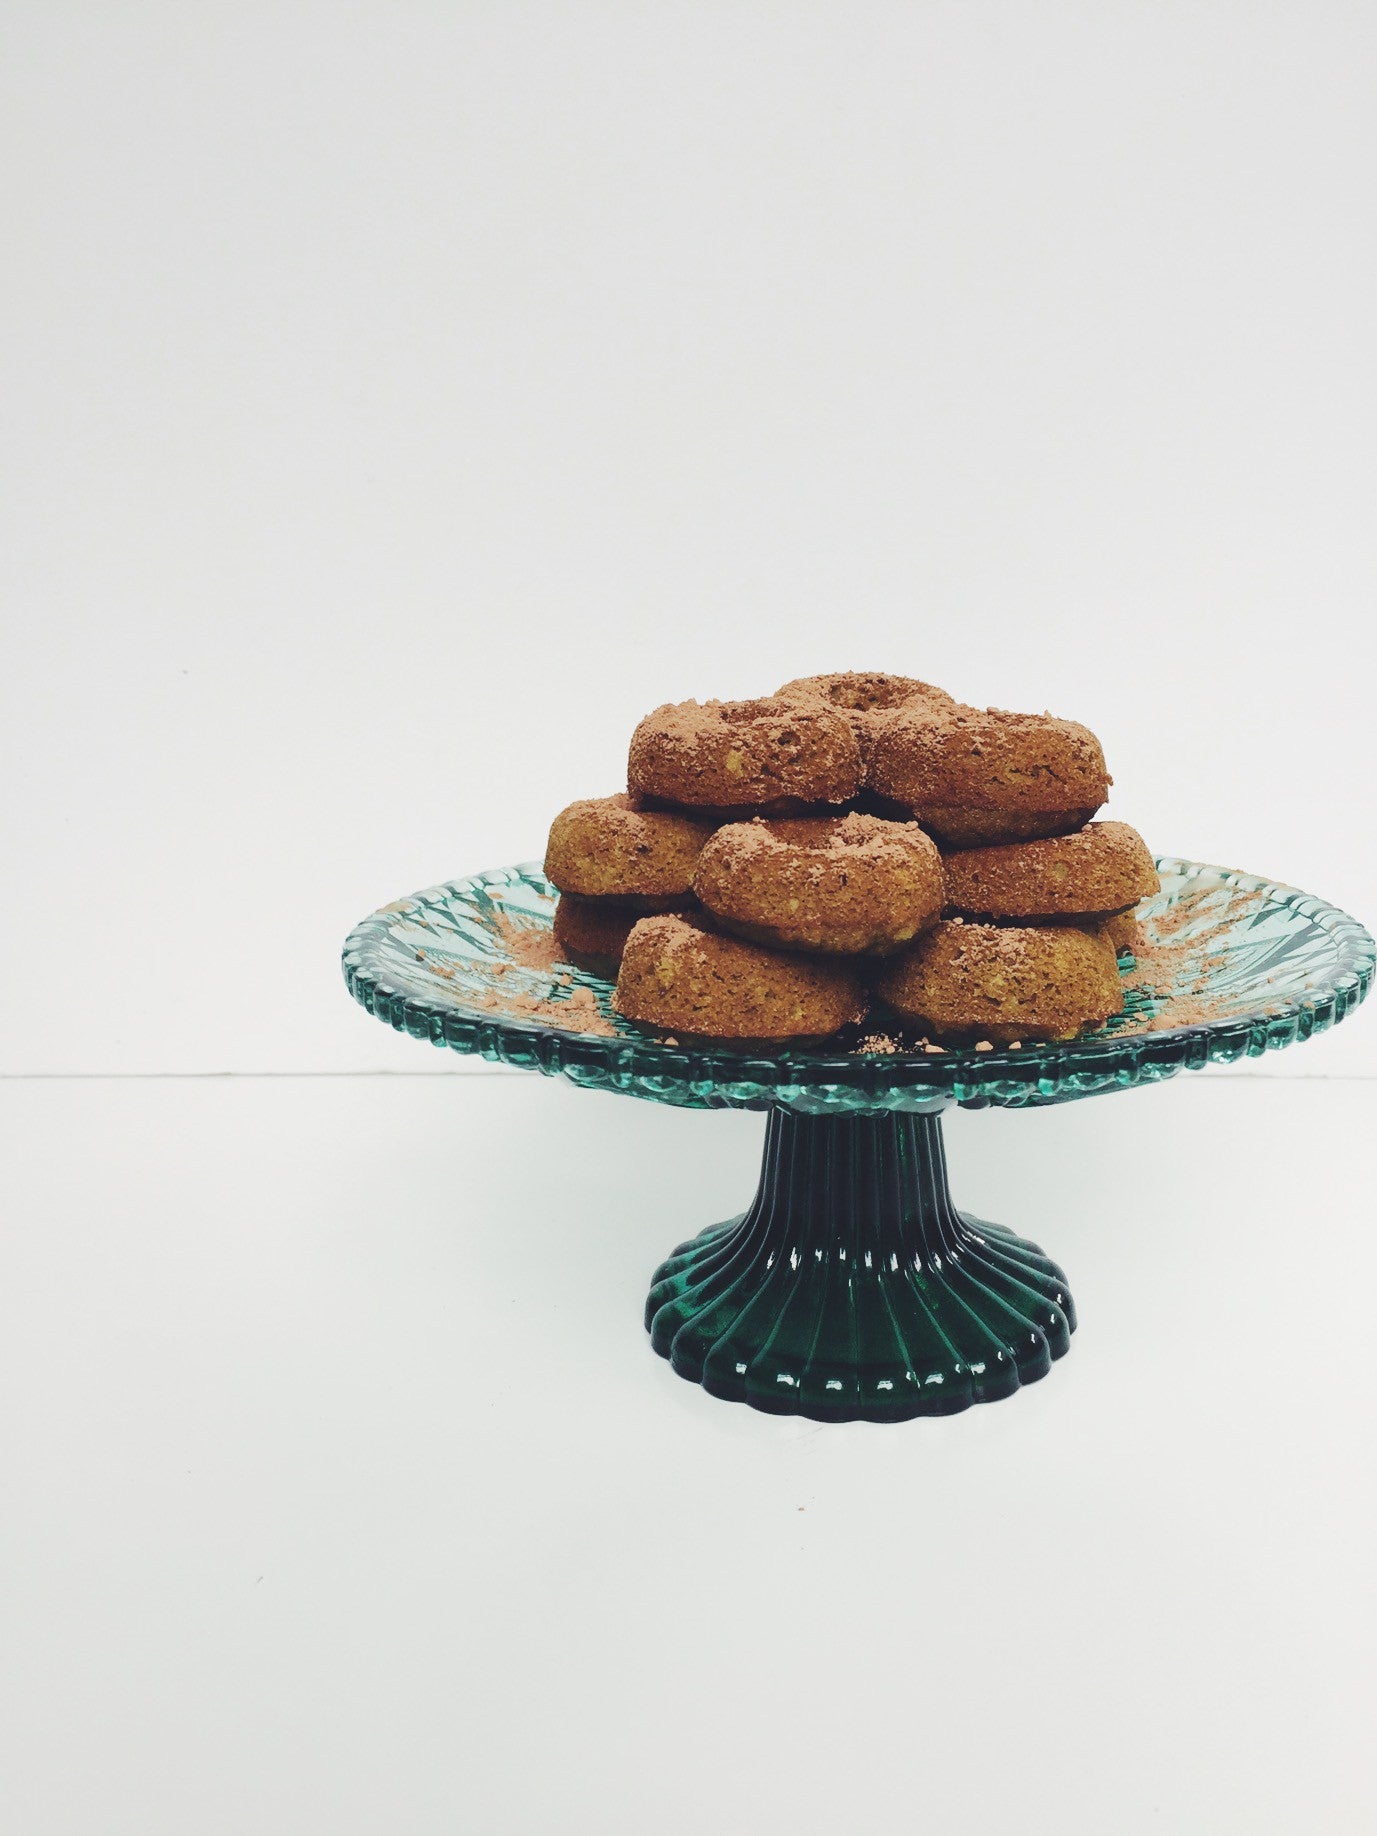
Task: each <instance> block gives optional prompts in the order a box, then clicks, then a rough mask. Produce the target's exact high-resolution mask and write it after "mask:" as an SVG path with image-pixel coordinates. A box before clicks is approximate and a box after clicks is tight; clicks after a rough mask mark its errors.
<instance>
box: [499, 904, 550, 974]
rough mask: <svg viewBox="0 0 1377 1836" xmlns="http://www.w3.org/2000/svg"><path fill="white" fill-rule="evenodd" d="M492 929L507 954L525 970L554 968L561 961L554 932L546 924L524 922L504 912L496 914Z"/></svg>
mask: <svg viewBox="0 0 1377 1836" xmlns="http://www.w3.org/2000/svg"><path fill="white" fill-rule="evenodd" d="M493 929H494V931H495V932H496V933H497V935H498V937H500V938H501V940H502V947H503V949H504V950H505V951H506V952H507V954H508V956H510V957H511V959H512V961H513V962H514V963H517V964H519V965H520V966H521V968H523V969H533V970H536V971H546V970H553V969H554V967H555V965H556V964H557V963H558V962H559V961H560V960H561V958H560V954H559V945H558V943H557V942H556V941H555V935H554V932H553V931H551V930H548V929H547V928H546V927H545V926H544V925H543V924H521V923H519V922H518V921H517V919H515V918H513V917H511V916H510V914H508V913H506V912H502V913H500V914H499V915H497V916H496V917H495V919H494V921H493Z"/></svg>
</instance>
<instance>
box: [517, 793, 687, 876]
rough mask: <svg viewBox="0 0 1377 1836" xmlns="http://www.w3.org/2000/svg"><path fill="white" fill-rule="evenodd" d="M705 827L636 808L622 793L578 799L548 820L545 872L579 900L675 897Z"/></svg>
mask: <svg viewBox="0 0 1377 1836" xmlns="http://www.w3.org/2000/svg"><path fill="white" fill-rule="evenodd" d="M711 834H712V825H711V824H710V823H706V822H699V821H696V820H694V819H693V818H692V817H689V816H681V815H678V814H675V813H673V812H671V811H667V810H643V809H638V808H637V807H636V806H635V805H634V804H633V803H632V801H631V799H630V798H629V797H628V796H627V795H626V793H625V792H623V791H618V792H617V793H616V794H615V795H614V796H611V797H583V798H580V799H579V801H578V802H576V803H571V804H570V805H569V806H568V808H567V809H564V810H561V811H560V813H559V815H558V816H556V818H555V820H554V822H553V823H552V824H551V825H550V840H549V844H548V845H547V847H546V850H545V872H546V875H547V876H548V878H549V879H550V881H551V883H552V884H553V885H555V886H557V887H558V888H559V889H560V891H561V892H566V893H575V894H577V895H579V896H581V897H583V898H590V899H594V898H602V899H651V900H656V899H658V900H662V901H663V900H673V899H679V898H682V897H683V896H684V895H685V894H686V893H687V892H688V889H689V886H690V884H691V883H692V880H693V869H694V867H695V865H696V864H697V861H698V856H699V854H700V852H701V851H702V847H703V844H704V842H705V841H706V840H707V839H708V837H709V836H710V835H711Z"/></svg>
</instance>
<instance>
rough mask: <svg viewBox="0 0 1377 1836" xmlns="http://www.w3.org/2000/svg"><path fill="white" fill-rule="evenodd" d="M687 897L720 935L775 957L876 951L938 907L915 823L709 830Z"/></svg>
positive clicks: (935, 882) (932, 860)
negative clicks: (749, 941)
mask: <svg viewBox="0 0 1377 1836" xmlns="http://www.w3.org/2000/svg"><path fill="white" fill-rule="evenodd" d="M693 887H694V891H695V892H696V893H697V895H698V897H699V898H700V899H701V900H702V902H703V904H704V905H705V906H707V908H708V909H709V911H711V912H712V913H713V914H714V915H715V916H716V917H717V918H718V919H720V921H721V922H722V923H723V924H724V925H725V926H727V928H728V929H730V930H733V931H736V932H738V933H740V934H741V935H742V936H745V937H750V938H753V939H755V940H756V941H758V942H762V943H769V944H774V945H778V946H779V947H781V948H785V949H795V950H810V951H821V952H824V953H834V954H839V955H858V954H863V953H869V952H879V953H884V952H886V951H890V950H894V949H897V948H898V947H900V946H901V945H902V944H904V943H907V942H909V941H910V940H911V939H912V938H913V937H915V936H917V935H918V933H919V932H920V931H921V930H923V929H925V928H926V927H927V926H928V925H930V924H932V923H934V922H935V921H936V919H937V916H938V914H939V913H940V911H941V909H942V902H943V898H944V883H943V877H942V862H941V857H940V856H939V854H938V852H937V849H936V847H935V846H934V844H933V843H932V841H931V840H930V838H929V837H928V836H926V835H925V834H924V833H923V831H922V830H921V829H920V828H919V827H918V825H917V824H916V823H912V822H886V821H885V820H884V819H883V818H881V817H878V816H868V815H860V814H856V813H852V814H850V815H847V816H841V817H830V818H829V817H823V818H812V819H808V818H797V819H793V820H790V819H788V818H773V819H770V820H762V819H760V818H757V819H756V820H755V821H754V822H744V823H731V824H728V825H727V826H726V827H725V828H722V829H719V830H718V831H717V833H716V835H714V836H713V838H712V840H711V841H710V842H709V843H708V845H707V847H706V848H704V850H703V853H702V854H701V856H700V857H699V861H698V868H697V871H696V872H695V874H694V879H693Z"/></svg>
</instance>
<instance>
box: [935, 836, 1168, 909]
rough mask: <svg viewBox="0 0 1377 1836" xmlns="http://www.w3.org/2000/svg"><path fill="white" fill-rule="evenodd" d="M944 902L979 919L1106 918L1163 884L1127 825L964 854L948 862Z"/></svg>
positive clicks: (952, 855)
mask: <svg viewBox="0 0 1377 1836" xmlns="http://www.w3.org/2000/svg"><path fill="white" fill-rule="evenodd" d="M945 865H946V875H947V902H948V904H949V905H951V906H953V907H954V908H955V909H956V910H957V911H959V912H964V913H966V914H967V915H968V916H976V917H981V918H1061V917H1077V918H1079V917H1090V916H1094V915H1101V916H1108V915H1109V914H1110V913H1112V912H1122V911H1124V910H1126V909H1127V908H1128V907H1130V906H1133V905H1136V904H1137V903H1138V901H1139V899H1144V898H1146V897H1147V896H1148V894H1149V893H1155V892H1156V891H1157V889H1158V887H1159V885H1160V884H1161V882H1160V881H1159V880H1158V878H1157V869H1156V867H1155V866H1154V864H1153V859H1152V856H1151V855H1150V854H1149V853H1148V850H1147V844H1146V843H1145V842H1144V840H1143V838H1142V836H1141V835H1139V833H1138V831H1137V830H1136V829H1131V828H1130V827H1129V826H1128V824H1127V823H1126V822H1092V823H1089V824H1087V825H1086V827H1085V828H1083V829H1077V830H1076V832H1075V833H1074V834H1072V835H1057V836H1053V837H1051V838H1049V839H1048V840H1045V841H1029V842H1013V843H1009V844H1007V845H1005V846H1003V847H997V848H968V849H961V850H958V851H956V852H954V853H949V854H948V855H947V857H946V863H945Z"/></svg>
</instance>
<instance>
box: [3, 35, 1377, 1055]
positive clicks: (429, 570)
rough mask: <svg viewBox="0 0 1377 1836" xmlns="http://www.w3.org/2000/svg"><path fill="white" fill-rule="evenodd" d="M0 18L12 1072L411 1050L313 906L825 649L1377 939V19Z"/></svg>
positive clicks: (609, 779)
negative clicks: (1076, 725)
mask: <svg viewBox="0 0 1377 1836" xmlns="http://www.w3.org/2000/svg"><path fill="white" fill-rule="evenodd" d="M5 33H6V37H7V39H8V44H9V49H8V53H7V56H6V58H5V60H4V62H3V65H0V84H3V93H0V173H2V174H3V191H4V206H3V209H4V215H3V224H2V225H0V231H2V234H3V241H2V243H0V246H2V247H3V250H4V269H5V282H4V287H3V302H2V303H0V314H2V315H3V316H2V317H0V367H2V368H3V372H4V374H3V377H0V390H2V396H3V403H4V408H3V424H4V432H3V444H4V464H5V475H4V481H3V489H2V490H0V524H2V525H3V527H0V567H2V568H3V575H4V580H3V609H4V618H5V624H6V639H5V645H4V654H3V663H2V664H0V698H2V702H3V707H2V710H0V711H2V714H3V731H2V732H0V745H3V759H0V782H2V783H3V787H4V789H3V801H4V829H3V845H2V846H0V913H3V926H4V944H5V959H6V962H7V963H8V965H9V977H8V979H7V987H6V998H5V1025H4V1033H3V1039H2V1040H0V1069H4V1070H6V1071H10V1072H17V1071H19V1072H22V1071H98V1072H108V1071H140V1072H142V1071H202V1070H224V1069H236V1070H254V1069H257V1070H266V1069H299V1070H350V1069H352V1070H369V1069H383V1068H397V1069H407V1070H414V1069H427V1070H428V1069H438V1068H440V1067H441V1064H442V1062H443V1061H442V1060H441V1058H440V1056H439V1055H438V1054H437V1055H434V1056H433V1057H428V1056H424V1055H422V1054H421V1052H420V1048H418V1047H417V1046H415V1045H413V1044H412V1043H411V1042H410V1041H407V1040H398V1039H395V1038H393V1037H392V1036H391V1035H389V1034H388V1033H387V1032H385V1031H384V1029H383V1028H381V1027H379V1026H377V1025H375V1024H372V1023H370V1022H369V1021H367V1020H366V1019H365V1018H364V1017H363V1016H362V1015H361V1014H360V1013H359V1012H358V1011H357V1010H354V1009H353V1008H351V1006H350V1004H349V1003H348V1001H347V999H346V997H345V994H344V991H343V987H342V984H341V983H340V980H339V975H338V968H337V959H338V950H339V944H340V941H341V938H342V936H343V934H344V932H345V930H346V929H347V928H348V927H349V925H350V924H351V923H352V922H353V921H354V920H355V919H357V918H358V917H360V916H362V915H363V914H364V913H365V912H366V911H368V910H370V909H371V908H372V907H374V906H376V905H378V904H380V903H382V902H383V901H384V900H387V899H389V898H391V897H394V896H396V895H397V894H400V893H403V892H406V891H409V890H411V889H413V888H415V887H419V886H423V885H427V884H429V883H432V882H434V881H435V880H437V879H440V878H444V877H447V876H450V875H453V874H457V873H461V872H464V871H467V870H469V869H472V868H477V867H481V866H487V865H494V864H497V863H500V862H505V861H509V860H515V859H520V858H525V857H529V856H531V855H536V854H538V853H539V852H540V850H541V847H542V844H543V840H544V833H545V829H546V826H547V824H548V821H549V818H550V816H551V814H552V813H553V812H554V811H555V810H556V809H557V808H559V807H560V806H561V805H562V804H564V803H565V802H567V801H568V800H569V799H570V798H572V797H574V796H576V795H585V794H592V793H597V792H600V791H604V790H609V789H611V788H613V787H615V786H616V784H617V783H618V781H619V774H620V772H621V770H622V766H623V760H624V747H625V740H626V736H627V734H628V733H629V730H630V728H631V726H632V725H633V724H634V722H635V720H636V719H637V718H638V717H639V716H640V714H641V713H643V712H644V711H645V710H646V709H647V708H648V707H650V706H652V705H654V704H656V703H658V702H660V701H663V700H667V699H678V698H681V697H683V696H686V695H692V694H696V695H712V694H722V695H738V694H751V693H755V692H757V691H761V690H768V689H770V688H772V687H774V686H775V685H776V684H777V683H778V682H779V681H781V680H782V679H783V678H785V677H786V676H793V675H797V674H800V673H803V672H805V671H810V670H815V669H825V668H840V667H848V666H851V667H869V668H875V667H883V668H890V669H896V670H900V671H905V672H909V673H913V674H917V675H922V676H925V677H929V678H931V679H935V680H937V681H939V682H942V683H944V684H945V685H947V686H948V687H950V688H951V689H953V690H954V691H956V692H957V693H958V694H960V695H962V696H963V697H965V698H968V699H975V700H979V701H988V702H992V703H996V704H1000V705H1004V706H1011V707H1019V708H1032V709H1041V708H1044V707H1050V708H1051V709H1053V710H1054V711H1055V712H1058V713H1062V714H1066V715H1071V716H1074V717H1076V718H1079V719H1082V720H1085V721H1087V722H1088V723H1089V724H1090V725H1092V726H1094V727H1095V728H1096V729H1097V730H1098V731H1099V732H1100V734H1101V735H1102V737H1103V739H1104V742H1105V747H1106V751H1107V753H1108V755H1109V760H1110V765H1111V769H1112V770H1113V772H1114V774H1115V777H1116V780H1117V785H1116V792H1115V800H1114V804H1113V806H1112V807H1113V809H1114V811H1115V813H1117V814H1119V815H1122V816H1123V817H1125V818H1126V819H1127V820H1129V821H1132V822H1134V823H1136V824H1137V825H1138V826H1139V827H1140V828H1141V829H1142V830H1143V831H1144V833H1145V834H1146V835H1147V836H1148V838H1149V840H1150V841H1151V842H1152V843H1153V844H1154V845H1155V846H1157V847H1158V848H1159V849H1160V850H1161V851H1164V852H1179V853H1185V854H1192V855H1196V856H1199V857H1203V858H1206V859H1210V860H1218V861H1223V862H1226V863H1229V864H1232V865H1239V866H1244V867H1248V868H1251V869H1254V870H1256V871H1259V872H1264V873H1268V874H1272V875H1274V876H1276V877H1279V878H1284V879H1288V880H1291V881H1294V882H1297V883H1299V884H1302V885H1304V886H1306V887H1308V888H1310V889H1311V890H1313V891H1316V892H1319V893H1321V894H1323V895H1325V896H1327V897H1329V898H1332V899H1334V900H1335V901H1336V902H1338V903H1340V904H1343V905H1345V906H1347V907H1348V908H1349V909H1351V910H1353V911H1355V912H1357V913H1358V914H1359V915H1360V916H1366V917H1367V919H1368V920H1369V921H1371V920H1372V918H1373V917H1374V915H1377V848H1375V847H1374V842H1373V835H1372V829H1373V824H1372V818H1371V790H1370V786H1371V772H1372V764H1373V745H1372V737H1371V718H1370V714H1369V704H1370V695H1371V679H1372V667H1371V666H1372V662H1373V651H1374V639H1373V632H1372V617H1371V613H1372V606H1373V598H1374V586H1375V585H1377V555H1375V554H1374V548H1375V546H1377V544H1375V543H1374V534H1373V514H1372V512H1373V504H1374V499H1375V498H1377V492H1375V490H1374V487H1375V486H1377V412H1374V411H1375V410H1377V375H1375V374H1374V370H1375V367H1377V366H1375V365H1374V357H1373V340H1372V335H1371V334H1372V325H1373V322H1374V317H1377V252H1375V246H1374V237H1373V221H1374V215H1373V180H1374V170H1375V168H1377V160H1375V159H1374V153H1375V152H1377V126H1375V125H1374V110H1373V95H1374V78H1375V77H1377V12H1374V11H1373V9H1371V8H1366V7H1360V6H1353V5H1341V4H1318V3H1315V0H1311V3H1308V4H1306V5H1304V6H1301V5H1288V6H1275V5H1265V4H1248V5H1243V4H1222V3H1215V4H1209V3H1208V0H1206V3H1204V4H1194V5H1165V6H1164V5H1160V4H1153V5H1128V4H1111V5H1108V6H1106V5H1104V4H1086V5H1064V4H1055V3H1053V0H1047V3H1045V4H1040V5H1027V6H1020V5H1012V6H1011V5H1007V4H1001V5H981V4H973V3H972V0H959V3H954V4H913V3H908V4H902V5H888V4H872V5H868V6H863V7H858V6H854V5H817V4H808V3H807V0H789V3H788V4H783V3H780V4H767V3H765V0H756V3H754V4H741V5H714V4H693V5H677V4H673V3H670V0H653V3H648V4H644V5H635V4H620V5H618V4H590V3H583V4H574V5H569V4H558V5H522V4H514V3H513V0H502V3H501V4H495V3H494V4H486V5H439V4H435V5H432V6H423V5H418V4H409V5H401V6H397V5H390V6H381V5H377V6H367V5H364V6H352V7H348V8H344V9H341V8H340V7H338V6H335V5H332V6H325V5H314V4H294V5H292V6H286V7H284V6H282V5H278V4H265V5H259V6H253V5H234V6H216V5H200V6H196V7H185V6H172V5H163V6H157V5H151V4H124V5H119V6H116V7H109V6H76V5H72V6H63V7H61V8H46V7H39V6H28V7H12V8H9V9H7V17H6V21H5ZM1368 1020H1369V1017H1368V1016H1361V1017H1360V1018H1359V1020H1358V1021H1357V1022H1356V1023H1355V1024H1353V1025H1351V1026H1346V1027H1344V1028H1342V1029H1341V1030H1340V1031H1339V1032H1338V1033H1336V1034H1335V1035H1334V1036H1333V1037H1332V1038H1330V1039H1326V1040H1322V1041H1317V1042H1315V1043H1314V1044H1313V1045H1311V1046H1310V1047H1308V1048H1306V1049H1305V1050H1304V1051H1300V1052H1294V1053H1287V1054H1285V1055H1284V1056H1282V1057H1281V1058H1279V1059H1278V1060H1276V1061H1275V1063H1274V1064H1273V1065H1272V1066H1271V1067H1270V1068H1271V1069H1273V1070H1276V1071H1278V1072H1284V1073H1287V1074H1291V1073H1296V1074H1312V1075H1313V1074H1317V1073H1328V1074H1338V1073H1348V1074H1364V1075H1368V1074H1371V1073H1372V1072H1373V1071H1374V1070H1377V1028H1374V1027H1373V1026H1372V1025H1371V1024H1369V1023H1368Z"/></svg>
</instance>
